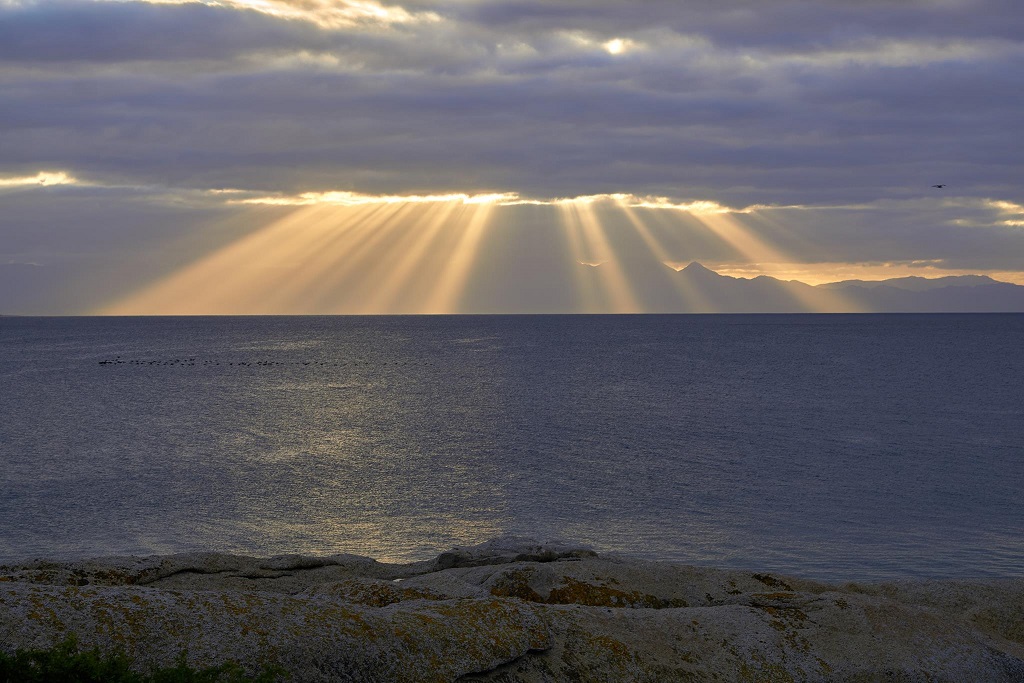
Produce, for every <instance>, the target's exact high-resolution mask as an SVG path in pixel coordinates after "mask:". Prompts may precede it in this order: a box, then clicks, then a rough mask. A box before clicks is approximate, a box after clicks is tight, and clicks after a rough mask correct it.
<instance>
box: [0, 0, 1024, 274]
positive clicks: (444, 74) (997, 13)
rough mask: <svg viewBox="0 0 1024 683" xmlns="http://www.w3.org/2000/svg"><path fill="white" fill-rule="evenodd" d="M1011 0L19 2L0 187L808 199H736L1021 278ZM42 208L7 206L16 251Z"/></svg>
mask: <svg viewBox="0 0 1024 683" xmlns="http://www.w3.org/2000/svg"><path fill="white" fill-rule="evenodd" d="M1017 9H1018V8H1017V7H1016V3H1015V2H1010V0H970V1H968V0H901V2H891V1H889V0H886V1H885V2H883V1H881V0H878V1H875V0H818V1H815V2H811V1H810V0H766V1H765V2H759V3H756V4H755V3H721V2H713V1H712V0H695V1H693V2H686V3H679V2H676V1H674V0H673V1H671V2H670V1H668V0H664V1H663V0H651V1H649V2H644V3H640V4H637V3H631V2H621V1H618V2H613V1H610V0H593V1H587V2H583V1H582V0H545V1H543V2H541V1H540V0H536V1H532V0H515V1H512V0H509V1H504V0H486V1H470V0H437V1H426V0H410V1H408V2H381V3H372V2H343V1H340V0H339V1H329V0H267V1H266V2H258V3H257V2H249V1H242V0H222V1H219V2H214V1H213V0H210V1H208V2H185V3H180V4H173V3H171V4H153V3H142V2H61V1H58V2H50V1H47V0H43V1H41V2H26V3H11V2H7V3H4V4H0V149H3V155H2V158H0V178H7V179H14V178H17V179H25V178H27V179H29V180H28V181H27V183H23V182H22V181H20V180H19V181H18V182H17V183H15V182H14V181H13V180H11V181H10V182H9V183H7V184H4V181H2V180H0V187H3V188H7V189H8V190H9V189H11V188H15V189H27V188H33V187H37V186H38V185H39V182H40V181H39V180H33V179H35V178H37V176H36V174H37V173H39V172H40V171H41V170H44V169H47V170H48V171H49V172H53V173H55V172H57V171H54V169H63V170H64V172H65V173H67V174H68V177H69V178H72V179H78V180H77V181H76V182H74V183H73V184H70V185H62V186H61V187H58V188H52V191H51V190H47V191H46V192H35V193H31V192H25V193H20V192H19V195H20V194H32V195H34V196H36V199H35V201H38V202H40V203H43V202H45V201H53V198H54V197H55V196H56V195H57V194H58V193H60V194H61V197H62V198H63V199H66V200H67V201H71V199H70V198H71V197H72V196H73V193H78V194H77V195H74V196H78V197H80V198H82V199H81V200H82V201H85V197H86V196H90V197H99V196H102V197H104V201H108V202H112V203H122V208H124V207H135V209H136V210H140V209H139V207H140V205H141V204H142V203H145V202H152V203H155V204H160V205H161V206H164V207H167V206H170V205H175V206H181V207H203V210H206V208H211V207H220V208H219V209H217V210H229V209H227V208H224V207H226V206H228V205H226V204H225V202H226V201H228V200H232V201H236V202H241V201H246V202H250V203H248V204H233V205H230V206H232V207H235V209H230V210H242V209H243V208H246V207H248V208H251V209H254V210H255V209H258V208H260V207H262V209H265V210H271V208H272V206H271V202H276V204H277V205H278V206H281V207H285V206H297V205H303V204H310V203H314V202H320V201H332V200H333V201H339V202H345V201H363V199H360V198H367V197H370V198H373V197H394V198H403V197H404V198H409V197H438V196H459V197H466V198H467V199H468V198H472V197H474V196H477V195H486V194H493V193H499V194H502V195H505V194H507V195H508V196H509V197H515V198H516V199H515V201H529V202H540V203H542V204H543V203H549V202H554V201H557V200H558V199H559V198H566V197H572V198H580V197H588V196H591V197H594V196H611V195H616V196H620V195H621V196H626V195H628V196H630V197H633V198H636V201H637V202H639V203H643V202H648V203H650V204H656V203H658V202H664V203H666V204H674V205H679V206H684V205H690V206H691V207H694V206H696V205H693V202H707V203H708V204H707V205H706V206H707V207H722V210H723V211H727V212H732V213H735V212H737V211H744V210H747V209H748V208H749V207H765V206H773V207H802V208H799V209H797V208H790V209H785V210H784V209H782V208H776V209H771V210H764V211H762V210H759V209H758V210H751V211H750V213H749V214H744V215H745V216H752V217H761V218H764V216H766V215H769V214H770V215H771V216H773V217H774V218H775V219H777V220H779V221H785V222H787V223H789V224H790V225H789V234H790V237H787V236H785V235H782V234H781V233H779V234H776V233H775V232H773V230H774V228H770V227H768V226H767V225H765V226H762V229H764V230H766V231H767V232H768V234H771V235H772V237H773V238H777V239H779V240H782V241H783V242H784V243H785V244H786V245H787V248H788V249H789V250H790V252H792V253H794V254H798V255H800V258H804V259H808V260H815V259H817V260H844V259H851V260H864V261H868V260H870V261H878V262H886V261H889V260H893V259H899V260H901V261H908V262H909V261H913V260H915V259H918V260H931V259H940V258H941V259H954V260H955V259H958V258H959V259H960V260H961V261H962V262H966V261H967V260H968V259H969V260H970V261H971V262H972V263H976V264H982V263H985V260H986V259H989V261H990V262H991V263H997V262H998V263H1000V264H1002V265H1001V266H1000V267H1005V268H1010V267H1011V266H1013V264H1014V263H1017V261H1018V260H1019V259H1016V258H1015V257H1012V256H1011V255H1009V254H1010V253H1012V252H1014V250H1020V249H1021V246H1022V245H1021V244H1020V241H1019V240H1020V234H1021V225H1020V224H1019V223H1020V221H1022V220H1024V217H1022V215H1021V212H1019V211H1016V210H1014V211H1002V210H1001V209H998V207H996V206H995V205H986V204H985V202H989V201H991V202H1005V203H1007V204H1008V205H1012V206H1020V205H1021V204H1024V194H1022V190H1021V188H1022V187H1024V172H1022V165H1021V159H1022V158H1024V140H1022V138H1021V136H1020V135H1019V131H1018V129H1019V118H1020V111H1022V110H1024V41H1022V36H1024V14H1022V13H1021V12H1019V11H1017ZM86 181H87V182H86ZM47 183H48V184H50V183H51V181H49V180H48V181H47ZM936 183H942V184H946V185H947V188H946V189H945V190H943V191H942V192H941V193H940V192H936V191H935V190H933V189H932V188H931V187H930V186H931V185H933V184H936ZM211 188H213V189H223V188H241V189H240V190H239V192H237V193H234V194H224V195H213V194H211V193H210V190H211ZM9 195H10V193H9V192H5V198H6V197H7V196H9ZM951 197H952V198H957V199H956V201H955V202H954V203H947V204H942V203H941V201H939V200H940V199H946V200H948V199H949V198H951ZM651 198H654V199H651ZM659 198H664V199H659ZM256 200H266V201H262V203H258V204H257V203H254V202H255V201H256ZM511 201H512V200H509V202H511ZM630 201H633V200H630ZM957 202H959V203H957ZM815 207H818V208H817V209H816V210H812V209H815ZM829 207H833V208H829ZM834 207H846V208H834ZM849 207H861V208H859V209H854V208H849ZM633 208H636V209H638V210H651V211H653V210H654V208H655V207H653V206H646V207H644V206H639V205H635V206H634V207H633ZM5 209H6V207H5ZM183 210H184V209H183ZM211 210H213V209H212V208H211ZM716 210H717V209H716ZM72 213H73V212H72ZM26 215H28V214H19V216H22V217H21V218H17V217H15V216H13V214H10V213H8V215H6V216H4V217H0V227H4V229H5V230H6V236H7V239H8V240H13V243H18V242H19V241H28V238H27V237H24V235H23V234H21V233H19V230H21V231H23V232H24V233H27V232H29V228H28V227H26V226H28V225H29V224H32V225H34V223H32V221H31V219H30V218H25V217H24V216H26ZM117 215H118V217H119V220H127V218H126V216H128V215H130V211H129V210H128V209H127V208H125V210H124V211H123V212H121V211H120V210H118V212H117ZM18 220H24V221H27V222H26V223H24V224H23V225H22V226H21V227H20V228H19V225H18V224H17V223H16V221H18ZM139 229H140V230H145V228H144V227H140V228H139ZM794 235H795V236H798V237H793V236H794ZM58 241H59V240H58ZM961 247H963V248H962V249H961ZM830 250H832V251H835V252H836V255H830V254H829V253H828V252H829V251H830ZM890 252H891V253H890ZM838 254H842V258H840V256H839V255H838ZM958 254H960V255H959V256H958ZM968 254H970V256H969V257H968Z"/></svg>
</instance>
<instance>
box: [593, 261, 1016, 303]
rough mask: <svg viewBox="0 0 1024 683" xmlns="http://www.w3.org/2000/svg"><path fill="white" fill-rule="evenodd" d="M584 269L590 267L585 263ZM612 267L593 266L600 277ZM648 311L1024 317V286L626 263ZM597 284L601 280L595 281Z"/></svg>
mask: <svg viewBox="0 0 1024 683" xmlns="http://www.w3.org/2000/svg"><path fill="white" fill-rule="evenodd" d="M581 267H582V266H581ZM606 268H608V264H601V265H600V266H596V267H591V268H590V271H591V273H592V277H594V278H599V277H600V275H601V273H602V271H603V270H604V269H606ZM618 268H619V269H620V270H622V271H623V272H624V273H625V274H626V276H627V281H628V282H629V283H630V286H631V287H633V294H634V295H635V298H636V299H637V303H638V304H639V305H640V306H641V307H642V310H644V311H647V312H658V313H810V312H822V313H824V312H828V313H975V312H978V313H980V312H1006V313H1010V312H1024V286H1020V285H1015V284H1011V283H1008V282H999V281H997V280H993V279H992V278H990V277H988V276H986V275H956V276H947V277H939V278H923V277H917V276H911V277H900V278H891V279H888V280H844V281H841V282H830V283H826V284H822V285H817V286H812V285H808V284H806V283H804V282H800V281H797V280H779V279H778V278H774V277H770V276H767V275H760V276H758V277H754V278H737V277H731V276H728V275H722V274H720V273H717V272H715V271H714V270H711V269H710V268H707V267H706V266H704V265H703V264H701V263H699V262H697V261H693V262H692V263H690V264H689V265H687V266H686V267H685V268H682V269H681V270H679V271H675V270H674V269H672V268H669V267H668V266H665V267H664V268H658V267H656V266H655V265H654V264H651V263H650V262H644V263H641V262H636V263H630V262H628V261H627V262H621V263H619V264H618ZM595 281H596V280H595Z"/></svg>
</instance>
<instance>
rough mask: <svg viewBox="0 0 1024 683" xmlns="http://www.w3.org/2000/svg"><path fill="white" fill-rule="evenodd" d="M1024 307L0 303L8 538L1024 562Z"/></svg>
mask: <svg viewBox="0 0 1024 683" xmlns="http://www.w3.org/2000/svg"><path fill="white" fill-rule="evenodd" d="M1021 332H1024V316H1012V315H1011V316H743V315H738V316H641V317H636V316H618V317H616V316H575V317H573V316H568V317H567V316H540V317H532V316H510V317H502V316H494V317H473V316H466V317H407V318H400V317H396V318H359V317H352V318H301V317H300V318H153V319H133V318H125V319H95V318H94V319H3V320H0V341H2V342H3V344H2V346H0V348H2V357H0V376H3V378H4V391H3V392H0V415H3V416H4V417H3V418H2V420H0V448H2V461H0V462H2V467H3V477H2V480H3V483H2V485H0V486H2V494H3V495H2V496H0V518H3V519H5V520H8V523H6V524H5V525H3V527H2V528H0V558H6V559H14V558H22V557H25V556H35V555H47V556H85V555H105V554H126V553H136V554H146V553H167V552H178V551H185V550H194V549H203V550H222V551H229V552H237V553H245V554H252V555H271V554H280V553H290V552H301V553H311V554H327V553H338V552H347V553H356V554H362V555H369V556H373V557H375V558H378V559H382V560H391V561H410V560H417V559H425V558H427V557H431V556H433V555H436V554H437V553H438V552H441V551H443V550H445V549H447V548H450V547H452V546H454V545H466V544H471V543H478V542H481V541H484V540H486V539H488V538H492V537H494V536H498V535H507V534H513V535H520V536H533V537H538V538H563V539H570V540H575V541H579V542H583V543H588V544H591V545H593V546H594V547H596V548H597V549H599V550H604V551H622V552H627V553H631V554H637V555H641V556H645V557H650V558H659V559H670V560H675V561H683V562H689V563H698V564H717V565H724V566H733V567H751V568H761V569H768V570H772V571H779V572H787V573H793V574H803V575H807V576H814V577H820V578H826V579H827V578H834V579H854V578H855V579H868V578H892V577H906V576H984V575H988V576H1006V575H1015V574H1017V575H1019V573H1020V571H1021V570H1020V567H1022V566H1024V544H1022V543H1021V540H1020V539H1021V531H1022V530H1024V512H1022V509H1021V506H1019V504H1018V502H1017V498H1018V494H1019V491H1020V490H1021V489H1022V487H1024V450H1022V449H1024V381H1022V380H1024V370H1022V362H1021V361H1020V360H1019V352H1018V350H1017V348H1016V345H1017V343H1018V342H1019V339H1020V338H1021ZM967 350H969V353H968V352H966V351H967ZM101 363H102V364H101Z"/></svg>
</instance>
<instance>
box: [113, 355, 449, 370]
mask: <svg viewBox="0 0 1024 683" xmlns="http://www.w3.org/2000/svg"><path fill="white" fill-rule="evenodd" d="M99 364H100V365H132V366H137V367H142V366H147V367H148V366H171V365H174V366H179V367H196V366H197V365H198V366H199V367H210V366H236V367H264V368H268V367H283V366H316V367H343V366H347V365H374V366H380V365H417V363H412V362H409V361H391V362H386V361H385V362H382V363H377V362H371V361H367V360H348V361H339V362H333V363H332V362H329V361H313V360H305V361H289V362H285V361H273V360H257V361H219V360H199V359H197V358H195V357H190V358H164V359H138V358H134V359H125V358H122V357H121V356H117V357H115V358H112V359H106V360H101V361H99ZM420 365H422V363H420ZM427 365H433V363H427Z"/></svg>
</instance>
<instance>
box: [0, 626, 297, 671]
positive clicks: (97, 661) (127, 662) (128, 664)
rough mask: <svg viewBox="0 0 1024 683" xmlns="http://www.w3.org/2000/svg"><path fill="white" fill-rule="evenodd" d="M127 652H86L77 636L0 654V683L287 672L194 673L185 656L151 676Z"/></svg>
mask: <svg viewBox="0 0 1024 683" xmlns="http://www.w3.org/2000/svg"><path fill="white" fill-rule="evenodd" d="M133 663H134V662H133V660H132V659H131V658H130V657H128V656H127V655H126V654H125V653H124V652H106V653H104V652H100V650H99V648H93V649H91V650H83V649H81V648H80V647H79V645H78V641H77V640H76V639H75V638H74V636H72V637H70V638H68V639H67V640H65V641H64V642H62V643H60V644H58V645H55V646H54V647H52V648H50V649H47V650H17V651H16V652H15V653H14V654H7V653H6V652H0V683H273V682H274V681H279V680H282V679H283V678H284V677H285V676H284V671H282V670H279V669H265V670H264V671H262V672H260V674H259V675H257V676H256V677H255V678H253V677H251V676H248V675H246V673H245V670H244V669H242V667H241V666H239V665H238V664H237V663H235V662H226V663H224V664H221V665H219V666H213V667H207V668H204V669H195V668H192V667H190V666H188V665H187V664H186V663H185V655H184V653H182V654H181V655H179V657H178V661H177V663H176V664H175V665H174V666H171V667H165V668H156V669H153V670H152V671H150V672H149V673H139V672H138V671H135V670H133V669H132V664H133Z"/></svg>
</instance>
